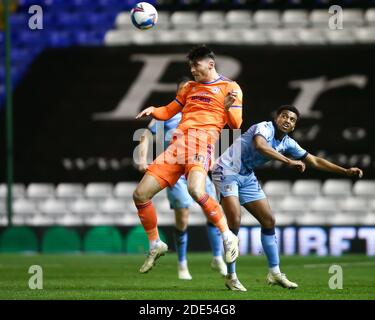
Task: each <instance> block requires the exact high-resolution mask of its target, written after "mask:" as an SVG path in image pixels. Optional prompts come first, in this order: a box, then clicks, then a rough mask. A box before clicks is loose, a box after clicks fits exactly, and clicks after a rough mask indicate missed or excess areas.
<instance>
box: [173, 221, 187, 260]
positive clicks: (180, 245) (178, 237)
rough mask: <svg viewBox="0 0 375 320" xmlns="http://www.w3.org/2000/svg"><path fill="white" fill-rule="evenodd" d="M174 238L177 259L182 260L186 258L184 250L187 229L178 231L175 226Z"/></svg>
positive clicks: (185, 248) (185, 249)
mask: <svg viewBox="0 0 375 320" xmlns="http://www.w3.org/2000/svg"><path fill="white" fill-rule="evenodd" d="M174 240H175V245H176V251H177V256H178V261H179V262H182V261H185V260H186V251H187V244H188V233H187V229H186V230H184V231H180V230H178V229H176V228H175V230H174Z"/></svg>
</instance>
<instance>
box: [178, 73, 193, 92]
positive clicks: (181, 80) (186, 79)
mask: <svg viewBox="0 0 375 320" xmlns="http://www.w3.org/2000/svg"><path fill="white" fill-rule="evenodd" d="M190 80H191V79H190V78H189V77H186V76H183V77H181V78H179V79H178V80H177V82H176V84H177V92H179V91H180V90H181V88H182V87H183V86H184V85H185V83H186V82H189V81H190Z"/></svg>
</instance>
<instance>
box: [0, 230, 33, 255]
mask: <svg viewBox="0 0 375 320" xmlns="http://www.w3.org/2000/svg"><path fill="white" fill-rule="evenodd" d="M0 252H23V253H34V252H38V240H37V237H36V235H35V233H34V231H33V230H32V229H30V228H28V227H10V228H7V229H5V231H4V232H3V233H2V234H1V236H0Z"/></svg>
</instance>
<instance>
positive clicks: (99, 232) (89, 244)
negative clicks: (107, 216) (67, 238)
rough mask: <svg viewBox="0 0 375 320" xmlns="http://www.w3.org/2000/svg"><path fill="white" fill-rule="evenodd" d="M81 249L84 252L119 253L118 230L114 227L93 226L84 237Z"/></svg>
mask: <svg viewBox="0 0 375 320" xmlns="http://www.w3.org/2000/svg"><path fill="white" fill-rule="evenodd" d="M83 250H84V251H85V252H86V253H120V252H121V235H120V232H119V231H118V230H117V229H116V228H114V227H104V226H101V227H94V228H92V229H90V230H89V231H88V232H87V233H86V235H85V237H84V240H83Z"/></svg>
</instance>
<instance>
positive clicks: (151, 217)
mask: <svg viewBox="0 0 375 320" xmlns="http://www.w3.org/2000/svg"><path fill="white" fill-rule="evenodd" d="M187 58H188V61H189V65H190V71H191V73H192V75H193V77H194V80H195V81H189V82H187V83H186V84H185V85H184V87H183V88H182V90H180V91H179V92H178V94H177V97H176V99H175V100H174V101H172V102H171V103H169V104H168V105H166V106H164V107H159V108H156V107H153V106H152V107H148V108H146V109H145V110H143V111H142V112H140V113H139V114H138V115H137V116H136V119H139V118H141V117H144V116H152V117H153V118H155V119H157V120H168V119H170V118H172V117H173V116H174V115H175V114H177V113H178V112H182V119H181V121H180V124H179V125H178V127H177V129H176V130H175V133H174V137H173V139H172V140H171V142H170V144H169V146H168V148H167V149H166V150H165V151H164V152H163V153H162V154H160V155H159V156H158V157H157V158H156V159H155V160H154V161H153V163H152V164H151V165H150V166H149V167H148V168H147V170H146V173H145V175H144V176H143V178H142V180H141V181H140V183H139V184H138V186H137V188H136V190H135V191H134V193H133V199H134V203H135V205H136V207H137V209H138V216H139V218H140V220H141V223H142V225H143V227H144V229H145V231H146V233H147V236H148V239H149V242H150V250H149V253H148V256H147V258H146V261H145V262H144V264H143V265H142V266H141V268H140V270H139V271H140V272H141V273H146V272H148V271H149V270H150V269H151V268H152V267H153V266H154V264H155V260H156V259H158V258H159V257H160V256H162V255H164V254H165V253H166V252H167V251H168V246H167V244H165V243H164V242H162V241H161V240H160V238H159V234H158V228H157V215H156V211H155V208H154V206H153V204H152V201H151V199H152V197H153V196H154V195H155V194H157V193H158V192H159V191H161V190H162V189H164V188H165V187H167V186H173V185H174V184H175V183H176V182H177V180H178V179H179V178H180V176H181V175H183V174H185V176H186V178H187V181H188V191H189V194H190V195H191V197H192V198H193V199H194V200H195V201H196V202H197V203H198V204H199V205H200V206H201V208H202V210H203V212H204V213H205V215H206V217H207V219H208V220H209V221H210V222H211V223H213V224H214V225H215V226H216V227H217V228H218V229H219V230H220V232H221V234H222V238H223V244H224V250H225V260H226V262H228V263H230V262H233V261H235V260H236V258H237V256H238V251H239V250H238V238H237V236H236V235H234V234H233V232H232V231H230V230H229V228H228V224H227V220H226V218H225V215H224V214H223V212H222V210H221V207H220V205H219V203H218V202H217V201H216V200H215V199H213V198H212V197H210V196H209V195H208V194H207V193H206V190H205V181H206V175H207V171H208V168H209V167H210V164H211V154H212V153H213V147H214V144H215V141H216V140H217V138H218V135H219V134H220V132H221V130H222V128H223V127H224V126H225V125H226V124H228V125H229V126H230V127H231V128H232V129H238V128H240V126H241V123H242V91H241V88H240V87H239V85H238V84H237V83H236V82H234V81H232V80H230V79H227V78H225V77H224V76H222V75H220V74H218V73H217V71H216V68H215V55H214V53H213V52H212V51H211V50H210V49H209V48H207V47H206V46H205V45H202V46H198V47H195V48H193V49H192V50H191V51H190V52H189V54H188V56H187Z"/></svg>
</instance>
